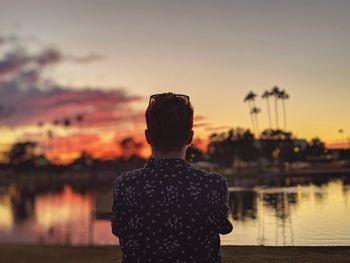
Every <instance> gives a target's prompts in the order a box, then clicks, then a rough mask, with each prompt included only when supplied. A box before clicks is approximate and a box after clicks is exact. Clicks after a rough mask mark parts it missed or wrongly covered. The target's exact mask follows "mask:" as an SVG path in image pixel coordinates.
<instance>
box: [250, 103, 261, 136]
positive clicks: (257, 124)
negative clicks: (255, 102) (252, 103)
mask: <svg viewBox="0 0 350 263" xmlns="http://www.w3.org/2000/svg"><path fill="white" fill-rule="evenodd" d="M260 112H261V109H259V108H257V107H253V108H252V110H251V112H250V114H251V115H253V116H255V121H256V132H257V136H259V134H260V131H259V122H258V114H259V113H260Z"/></svg>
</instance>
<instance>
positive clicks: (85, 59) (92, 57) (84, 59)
mask: <svg viewBox="0 0 350 263" xmlns="http://www.w3.org/2000/svg"><path fill="white" fill-rule="evenodd" d="M65 59H66V60H68V61H69V60H70V61H73V62H76V63H82V64H84V63H90V62H95V61H99V60H101V59H104V56H102V55H100V54H97V53H91V54H88V55H85V56H65Z"/></svg>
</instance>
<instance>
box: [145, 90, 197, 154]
mask: <svg viewBox="0 0 350 263" xmlns="http://www.w3.org/2000/svg"><path fill="white" fill-rule="evenodd" d="M146 123H147V129H148V136H149V138H148V139H149V142H150V143H151V144H152V146H153V147H154V148H155V149H157V150H159V151H161V152H164V153H166V152H172V151H178V150H180V149H181V148H182V147H183V146H184V145H186V144H189V143H190V141H191V139H192V136H191V134H192V127H193V108H192V105H191V103H190V101H189V98H188V97H187V96H184V95H178V94H174V93H170V92H169V93H163V94H157V95H153V97H151V99H150V103H149V105H148V108H147V110H146Z"/></svg>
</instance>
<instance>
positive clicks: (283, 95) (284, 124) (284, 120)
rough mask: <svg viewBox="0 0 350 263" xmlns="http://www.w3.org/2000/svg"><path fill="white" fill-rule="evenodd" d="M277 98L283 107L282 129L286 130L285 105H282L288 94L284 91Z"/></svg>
mask: <svg viewBox="0 0 350 263" xmlns="http://www.w3.org/2000/svg"><path fill="white" fill-rule="evenodd" d="M278 98H279V99H281V100H282V106H283V128H284V129H286V127H287V114H286V105H285V103H284V101H285V100H288V99H289V94H287V92H286V91H285V90H282V91H280V93H279V95H278Z"/></svg>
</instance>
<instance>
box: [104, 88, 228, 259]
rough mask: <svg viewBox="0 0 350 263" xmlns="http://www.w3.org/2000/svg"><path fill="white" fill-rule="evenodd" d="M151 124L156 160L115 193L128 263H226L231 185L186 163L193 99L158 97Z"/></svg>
mask: <svg viewBox="0 0 350 263" xmlns="http://www.w3.org/2000/svg"><path fill="white" fill-rule="evenodd" d="M146 122H147V129H146V131H145V135H146V139H147V142H148V143H149V144H150V145H151V148H152V157H151V158H150V159H148V161H147V163H146V164H145V166H144V167H143V168H141V169H138V170H134V171H130V172H127V173H125V174H124V175H122V176H120V177H119V178H118V179H117V180H116V184H115V188H114V191H113V197H114V199H113V207H112V210H113V211H112V218H111V220H112V232H113V234H114V235H116V236H118V237H119V240H120V245H121V248H122V251H123V261H122V262H124V263H129V262H132V263H135V262H167V263H168V262H169V263H170V262H199V263H204V262H221V255H220V237H219V234H227V233H229V232H231V230H232V225H231V223H230V222H229V221H228V219H227V215H228V206H227V201H228V190H227V181H226V179H225V178H224V177H222V176H220V175H218V174H214V173H208V172H205V171H202V170H198V169H195V168H194V167H192V166H191V165H190V164H189V163H188V162H186V161H185V160H184V156H185V152H186V148H187V147H188V145H190V144H191V142H192V137H193V130H192V126H193V108H192V106H191V103H190V99H189V97H188V96H186V95H179V94H173V93H163V94H157V95H152V96H151V97H150V100H149V105H148V108H147V110H146Z"/></svg>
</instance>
